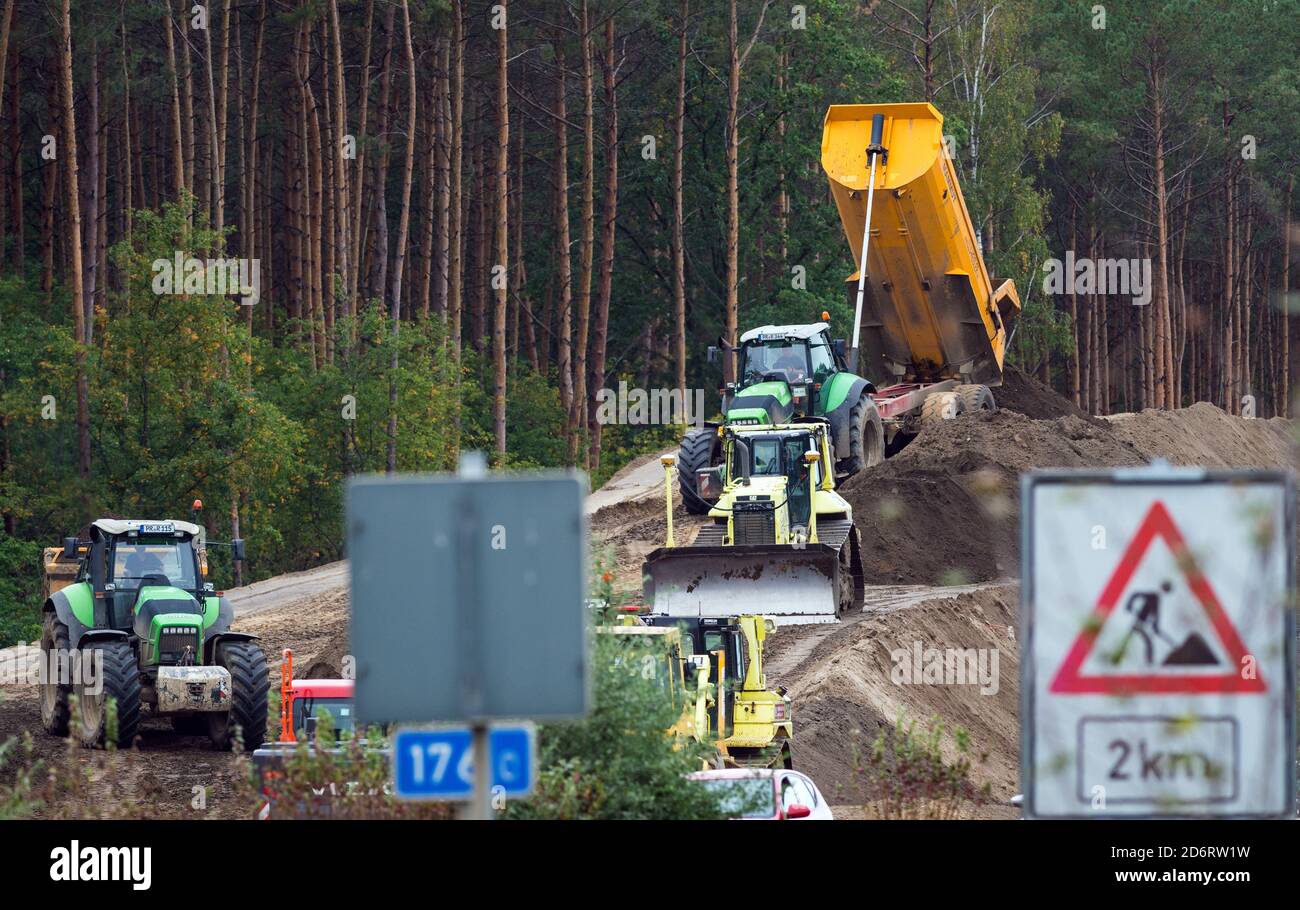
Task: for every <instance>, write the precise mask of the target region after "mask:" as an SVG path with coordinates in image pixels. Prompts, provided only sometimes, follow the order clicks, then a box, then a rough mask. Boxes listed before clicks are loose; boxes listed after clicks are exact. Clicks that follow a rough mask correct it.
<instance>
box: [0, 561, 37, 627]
mask: <svg viewBox="0 0 1300 910" xmlns="http://www.w3.org/2000/svg"><path fill="white" fill-rule="evenodd" d="M40 599H41V548H40V547H39V546H38V545H37V544H35V543H32V542H30V541H26V540H18V539H16V538H13V537H4V536H0V642H3V643H12V642H18V641H37V640H38V639H39V638H40V635H41V623H40V619H39V617H40V615H41V614H40V609H41V604H40Z"/></svg>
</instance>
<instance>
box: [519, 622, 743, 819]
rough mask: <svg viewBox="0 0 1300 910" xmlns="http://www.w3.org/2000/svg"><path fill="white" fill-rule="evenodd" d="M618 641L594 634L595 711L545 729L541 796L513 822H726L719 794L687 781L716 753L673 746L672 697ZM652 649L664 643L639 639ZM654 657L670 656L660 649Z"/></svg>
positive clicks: (691, 746)
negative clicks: (641, 669) (640, 669)
mask: <svg viewBox="0 0 1300 910" xmlns="http://www.w3.org/2000/svg"><path fill="white" fill-rule="evenodd" d="M618 638H619V637H618V636H613V635H601V634H597V635H595V636H594V643H593V646H592V673H593V676H594V682H595V685H594V693H593V694H594V702H595V704H594V706H593V708H592V711H591V713H590V714H589V715H588V716H587V717H585V718H583V719H582V720H577V721H571V722H567V723H555V724H547V725H545V726H543V727H542V729H541V734H540V735H541V745H540V752H541V768H542V771H541V774H540V778H539V781H538V786H537V792H536V793H535V795H534V796H533V797H532V798H531V799H528V800H520V801H517V802H513V803H511V804H510V806H509V807H508V810H507V813H506V815H507V817H509V818H534V819H537V818H550V819H589V818H600V819H707V818H720V817H722V808H721V806H720V805H719V803H718V799H717V796H716V795H715V794H713V793H712V792H710V791H708V790H706V789H705V788H703V787H701V786H699V785H698V784H695V783H693V782H692V781H689V780H686V778H685V775H686V774H689V773H690V772H691V771H698V770H700V768H701V767H702V764H703V763H704V761H706V760H707V759H708V758H709V756H710V755H711V754H712V750H711V749H709V748H707V747H705V746H703V745H701V744H699V743H695V742H693V741H687V742H682V743H674V740H673V737H672V736H671V735H669V733H668V732H667V731H668V730H669V728H670V727H672V725H673V724H674V723H675V722H676V721H677V719H678V715H679V709H678V708H674V706H673V704H672V701H671V700H670V698H669V696H668V693H667V692H666V691H665V690H664V689H663V688H661V687H660V686H659V685H658V683H657V682H656V681H655V679H653V678H647V675H646V674H643V673H640V672H636V666H632V663H636V664H637V665H639V661H638V662H629V661H626V660H625V659H624V658H625V651H624V647H623V643H622V642H620V641H619V640H618ZM640 644H642V645H643V646H644V647H645V648H647V649H648V651H651V652H654V649H656V648H659V647H661V646H660V643H659V642H656V641H648V640H647V641H644V642H640ZM649 656H651V657H654V658H664V659H666V657H667V655H666V653H665V654H659V653H657V652H655V653H653V654H650V655H649Z"/></svg>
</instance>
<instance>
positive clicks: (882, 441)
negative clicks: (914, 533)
mask: <svg viewBox="0 0 1300 910" xmlns="http://www.w3.org/2000/svg"><path fill="white" fill-rule="evenodd" d="M821 161H822V168H823V170H824V171H825V172H826V176H827V179H828V181H829V184H830V190H831V195H832V196H833V197H834V199H835V205H836V208H837V210H838V212H839V216H840V222H841V224H842V225H843V228H844V234H845V236H846V238H847V239H848V242H849V248H850V250H851V251H852V253H853V256H854V261H855V262H856V263H857V271H855V272H854V273H853V274H851V275H850V276H849V277H848V279H847V281H846V285H845V288H846V292H847V295H848V301H849V304H850V306H852V308H853V312H854V317H853V325H852V338H851V340H846V339H832V338H831V337H830V325H829V319H830V316H829V314H827V313H823V314H822V320H823V321H822V322H818V323H812V324H808V325H781V326H772V325H768V326H763V327H761V328H756V329H752V330H750V331H748V332H746V333H745V334H743V335H742V336H741V337H740V340H739V343H738V344H736V345H734V346H733V345H731V344H729V343H728V341H727V339H719V344H718V346H716V347H712V348H710V349H709V359H710V361H711V362H712V361H715V360H716V359H717V357H718V355H719V353H720V352H721V353H722V354H723V355H725V356H727V357H734V358H736V360H737V369H736V370H735V375H736V376H737V377H739V378H738V379H737V380H736V381H730V382H727V383H725V384H724V385H723V387H722V388H721V389H720V392H721V397H722V414H723V420H722V422H721V425H722V426H735V425H752V424H781V423H785V422H790V421H793V420H799V419H802V418H804V417H824V418H825V419H826V420H827V421H829V423H830V432H831V438H832V442H833V444H834V453H833V454H834V460H833V461H830V460H828V461H827V462H826V464H827V465H828V466H829V465H832V464H833V465H834V469H835V473H836V474H837V475H838V476H839V477H840V478H841V479H843V478H846V477H848V476H851V475H853V474H855V473H857V472H858V471H861V470H863V469H865V468H869V467H871V466H873V465H875V464H878V463H879V462H880V461H881V460H883V459H884V458H887V457H890V456H892V455H894V454H896V453H897V452H899V451H900V450H901V449H902V448H903V447H904V446H906V445H907V444H908V443H909V442H910V441H911V440H912V439H914V438H915V437H916V436H917V434H919V433H921V432H922V431H923V430H924V429H925V428H926V427H927V426H933V425H934V424H936V423H938V422H940V421H943V420H949V419H952V418H954V417H957V416H958V415H960V414H963V413H965V412H967V411H980V410H984V411H992V410H995V409H996V408H997V402H996V400H995V397H994V394H993V389H995V388H997V387H998V386H1000V385H1001V384H1002V375H1003V361H1004V359H1005V357H1006V352H1007V348H1008V346H1009V345H1010V343H1011V339H1012V336H1013V335H1014V325H1015V321H1016V319H1017V317H1018V315H1019V312H1020V298H1019V296H1018V295H1017V293H1016V287H1015V283H1014V282H1012V281H1010V280H1006V279H995V278H993V277H992V276H991V274H990V272H989V270H988V268H987V266H986V265H985V263H984V258H983V256H982V254H981V251H980V241H979V237H978V235H977V234H976V232H975V228H974V226H973V224H972V222H971V218H970V213H969V212H968V211H967V209H966V203H965V200H964V199H963V197H962V194H961V187H960V185H959V184H958V182H957V172H956V169H955V168H954V166H953V162H952V161H951V159H950V158H949V156H948V154H947V151H946V145H945V142H944V136H943V115H942V114H940V113H939V112H938V111H937V110H936V109H935V108H934V106H933V105H931V104H929V103H906V104H837V105H832V106H831V107H830V108H829V109H828V110H827V112H826V118H825V121H824V123H823V127H822V146H821ZM859 374H860V375H859ZM718 426H719V424H717V423H714V424H706V425H705V426H704V427H701V428H698V429H695V430H692V431H690V432H689V433H687V434H686V436H685V437H684V438H683V439H682V442H681V446H680V448H679V450H678V453H677V470H678V485H679V487H680V489H681V497H682V502H683V504H684V505H685V507H686V510H687V511H688V512H690V513H692V514H695V515H704V514H706V513H708V512H709V510H710V509H711V508H712V503H711V502H710V501H709V499H708V497H707V496H705V495H702V494H701V491H700V483H701V481H702V478H703V477H704V475H705V474H707V473H708V471H710V470H711V469H712V468H713V467H714V466H716V465H718V464H720V463H721V461H722V459H723V451H722V445H721V441H722V436H721V434H719V433H718V432H717V428H718Z"/></svg>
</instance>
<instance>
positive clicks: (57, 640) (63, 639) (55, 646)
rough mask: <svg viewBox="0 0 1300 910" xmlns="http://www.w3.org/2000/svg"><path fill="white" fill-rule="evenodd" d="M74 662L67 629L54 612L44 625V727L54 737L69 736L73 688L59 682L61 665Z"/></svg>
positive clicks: (42, 689)
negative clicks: (69, 699)
mask: <svg viewBox="0 0 1300 910" xmlns="http://www.w3.org/2000/svg"><path fill="white" fill-rule="evenodd" d="M71 659H72V652H71V649H70V648H69V647H68V627H67V626H65V625H64V624H63V623H61V622H59V618H58V616H56V615H55V614H53V613H47V614H45V622H44V623H43V624H42V626H41V677H40V683H41V726H42V727H44V728H45V732H46V733H52V734H54V735H55V736H67V735H68V718H69V717H70V716H71V711H70V710H69V704H68V696H69V695H71V694H72V686H70V685H68V684H61V683H60V681H59V665H60V664H64V665H65V666H68V665H69V664H68V662H69V661H71Z"/></svg>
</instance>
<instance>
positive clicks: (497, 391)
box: [492, 0, 510, 466]
mask: <svg viewBox="0 0 1300 910" xmlns="http://www.w3.org/2000/svg"><path fill="white" fill-rule="evenodd" d="M500 4H501V15H502V17H505V16H506V15H508V10H507V0H500ZM496 33H497V144H496V145H497V147H496V152H497V161H496V172H497V177H496V262H495V263H494V268H500V269H504V270H505V271H504V272H501V273H499V274H498V276H497V280H496V281H494V282H493V289H494V291H495V292H496V293H495V296H496V300H495V305H494V307H493V313H492V378H493V388H494V394H493V399H492V427H493V431H494V434H495V436H496V453H497V465H498V466H504V465H505V460H506V300H507V296H508V293H509V286H508V285H509V283H508V281H507V280H506V276H507V275H508V274H509V272H510V256H509V249H508V246H509V238H510V209H509V201H510V194H509V179H510V99H509V90H510V85H509V78H510V75H509V66H508V63H509V59H510V57H509V39H508V34H507V33H508V29H507V28H505V27H504V24H503V27H501V28H498V29H496Z"/></svg>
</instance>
